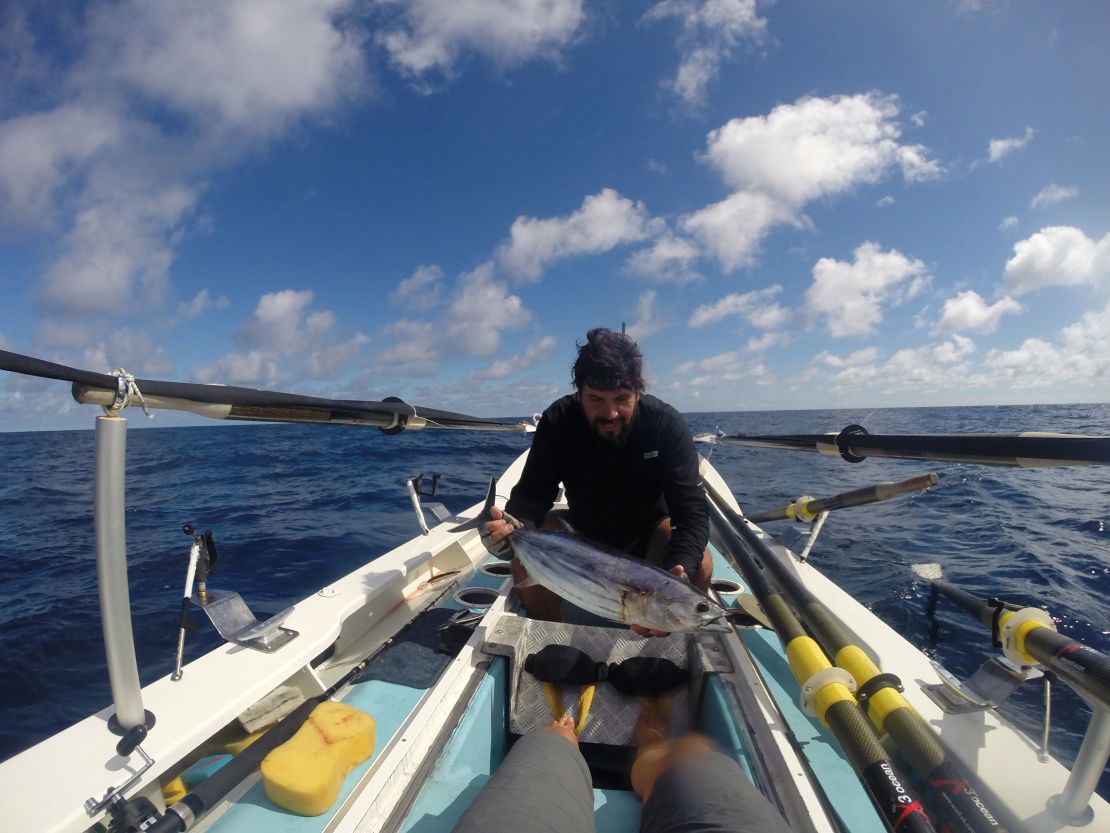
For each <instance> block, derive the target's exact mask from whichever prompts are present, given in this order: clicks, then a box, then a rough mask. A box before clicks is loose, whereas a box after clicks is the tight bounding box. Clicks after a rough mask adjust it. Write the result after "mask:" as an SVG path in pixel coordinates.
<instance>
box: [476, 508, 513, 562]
mask: <svg viewBox="0 0 1110 833" xmlns="http://www.w3.org/2000/svg"><path fill="white" fill-rule="evenodd" d="M489 513H490V516H491V517H492V518H493V520H490V521H486V523H485V524H483V525H482V543H483V544H484V545H485V547H486V549H487V550H489V552H491V553H493V554H494V555H496V556H500V557H502V558H508V557H509V555H511V554H512V551H513V550H512V545H511V544H510V543H509V542H508V541H507V540H506V539H507V538H508V537H509V536H510V535H512V534H513V530H514V529H515V528H516V527H514V526H513V525H512V524H511V523H509V522H508V521H507V520H505V513H504V512H502V511H501V510H500V509H499V508H498V507H496V506H491V507H490V510H489Z"/></svg>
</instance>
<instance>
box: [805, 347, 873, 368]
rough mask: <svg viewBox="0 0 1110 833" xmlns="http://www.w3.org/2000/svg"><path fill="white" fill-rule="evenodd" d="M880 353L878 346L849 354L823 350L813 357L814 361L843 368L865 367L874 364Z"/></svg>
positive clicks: (814, 362)
mask: <svg viewBox="0 0 1110 833" xmlns="http://www.w3.org/2000/svg"><path fill="white" fill-rule="evenodd" d="M879 355H880V354H879V348H877V347H865V348H863V349H862V350H856V351H855V352H854V353H850V354H849V355H847V356H838V355H836V354H835V353H830V352H828V351H827V350H822V351H821V352H820V353H818V354H817V355H816V356H814V357H813V362H812V363H813V364H821V365H824V366H825V367H832V368H837V369H840V370H843V369H845V368H853V367H864V366H866V365H869V364H873V363H874V362H875V361H876V360H877V359H878V358H879Z"/></svg>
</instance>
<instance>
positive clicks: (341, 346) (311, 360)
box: [305, 333, 370, 379]
mask: <svg viewBox="0 0 1110 833" xmlns="http://www.w3.org/2000/svg"><path fill="white" fill-rule="evenodd" d="M369 341H370V339H369V338H368V337H367V336H365V335H364V334H362V333H355V335H354V336H353V337H352V338H350V339H348V340H347V341H342V342H338V343H336V344H325V345H323V346H321V347H319V348H318V349H316V350H313V351H312V352H311V353H309V354H308V357H307V359H306V360H305V372H306V374H307V375H308V377H309V378H310V379H334V378H336V377H337V376H339V375H340V374H342V373H343V372H344V371H345V370H346V369H347V367H348V366H349V365H350V363H351V361H352V360H353V359H354V358H355V356H357V355H358V354H359V353H360V352H361V351H362V348H363V345H365V344H368V343H369Z"/></svg>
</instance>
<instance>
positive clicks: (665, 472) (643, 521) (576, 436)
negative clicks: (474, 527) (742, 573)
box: [505, 394, 709, 575]
mask: <svg viewBox="0 0 1110 833" xmlns="http://www.w3.org/2000/svg"><path fill="white" fill-rule="evenodd" d="M560 482H562V483H563V485H564V486H565V487H566V495H567V503H568V504H569V506H570V512H571V517H572V523H573V525H574V527H575V529H576V530H577V531H578V532H579V533H581V534H582V535H584V536H586V537H587V538H592V539H593V540H595V541H600V542H601V543H604V544H608V545H609V546H611V547H615V548H617V549H626V548H627V547H629V546H631V545H632V544H633V543H635V542H636V540H637V539H638V538H640V537H641V536H643V535H644V534H645V533H647V532H650V531H651V530H652V529H653V528H654V527H655V525H656V524H657V523H658V522H659V520H660V519H662V518H663V517H665V516H668V515H669V516H670V518H671V522H672V524H673V525H674V532H673V535H672V537H671V543H670V548H669V550H668V552H667V556H666V557H665V559H664V563H663V566H664V567H666V568H668V569H669V568H670V567H673V566H674V565H676V564H681V565H682V566H683V568H684V569H685V570H686V572H687V574H688V575H692V574H693V573H694V571H695V570H697V568H698V566H699V565H700V564H701V558H702V552H703V550H704V549H705V545H706V542H707V541H708V540H709V512H708V509H707V508H706V505H705V495H704V494H703V493H702V490H701V488H700V487H699V485H698V484H699V478H698V454H697V451H696V450H695V449H694V443H693V440H691V439H690V433H689V429H688V428H687V427H686V422H685V421H684V420H683V419H682V416H681V415H680V414H679V413H678V411H676V410H675V409H674V408H672V407H671V406H670V405H668V404H667V403H665V402H662V401H660V400H659V399H656V398H655V397H654V396H649V395H646V394H645V395H644V396H642V397H641V398H640V401H639V402H638V403H637V405H636V412H635V415H634V416H633V418H632V420H631V422H630V424H629V430H628V436H627V438H626V439H625V442H624V443H623V444H621V445H616V444H613V443H608V442H606V441H605V440H602V439H601V438H600V437H598V436H597V433H596V431H595V430H594V429H593V427H592V426H591V425H590V424H589V423H588V422H587V420H586V415H585V413H584V412H583V410H582V406H581V405H580V404H579V402H578V399H577V398H576V397H575V396H573V395H568V396H564V397H563V398H562V399H559V400H557V401H556V402H554V403H553V404H552V405H551V406H550V407H549V408H548V409H547V410H546V411H544V413H543V418H542V419H541V420H540V422H539V425H538V426H537V427H536V433H535V436H534V438H533V440H532V451H531V453H530V454H529V455H528V461H527V463H526V464H525V466H524V471H523V473H522V474H521V477H520V480H519V481H518V482H517V484H516V486H515V487H513V491H512V494H511V496H510V498H509V503H508V505H507V506H506V507H505V508H506V511H508V512H509V513H510V514H511V515H513V516H515V517H517V518H520V519H526V520H530V521H532V522H533V523H535V524H536V525H537V526H538V525H539V524H541V523H543V519H544V515H545V514H547V510H548V509H550V508H551V506H552V505H553V503H554V501H555V495H556V493H557V491H558V485H559V483H560Z"/></svg>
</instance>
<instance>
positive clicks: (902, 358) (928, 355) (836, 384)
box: [801, 335, 985, 395]
mask: <svg viewBox="0 0 1110 833" xmlns="http://www.w3.org/2000/svg"><path fill="white" fill-rule="evenodd" d="M974 353H975V342H973V341H972V340H971V339H970V338H967V337H966V336H961V335H953V336H951V337H950V338H948V339H946V340H945V341H941V342H937V343H935V344H927V345H924V346H922V347H913V348H905V349H902V350H898V351H896V352H895V353H894V354H893V355H892V356H891V357H890V358H889V359H886V360H885V361H883V360H882V354H881V353H880V352H879V350H877V349H876V348H874V347H868V348H867V349H865V350H858V351H856V352H854V353H852V354H850V355H848V356H837V355H835V354H832V353H828V352H822V353H820V354H818V355H817V356H815V357H814V358H813V360H812V361H811V362H810V367H809V369H808V370H807V371H806V372H805V373H803V374H802V375H801V380H802V381H807V380H812V379H820V380H822V383H823V384H824V385H825V386H827V390H828V392H829V393H833V394H839V393H844V392H850V393H852V394H854V395H858V394H859V392H860V390H861V389H867V388H871V389H882V390H887V391H889V390H897V389H901V390H912V391H914V392H916V393H917V394H921V393H923V392H925V393H928V392H934V391H942V390H943V391H949V390H951V389H953V388H959V387H964V388H970V387H975V386H979V385H982V384H984V380H985V377H984V375H983V374H981V373H976V372H975V370H976V368H975V366H974V364H973V363H972V362H971V361H970V359H971V357H972V356H973V355H974Z"/></svg>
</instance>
